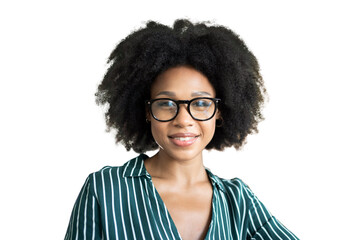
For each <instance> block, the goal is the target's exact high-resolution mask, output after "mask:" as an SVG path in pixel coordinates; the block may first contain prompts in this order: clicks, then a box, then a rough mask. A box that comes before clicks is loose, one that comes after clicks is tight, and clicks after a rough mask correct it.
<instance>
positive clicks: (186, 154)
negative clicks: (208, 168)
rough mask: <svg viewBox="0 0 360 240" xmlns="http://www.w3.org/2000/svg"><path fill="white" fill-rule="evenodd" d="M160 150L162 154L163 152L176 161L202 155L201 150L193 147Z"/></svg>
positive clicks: (188, 159)
mask: <svg viewBox="0 0 360 240" xmlns="http://www.w3.org/2000/svg"><path fill="white" fill-rule="evenodd" d="M160 151H162V154H165V155H167V156H169V157H171V158H173V159H175V160H178V161H190V160H193V159H195V158H198V157H199V156H201V155H202V150H200V151H195V150H194V149H176V150H174V149H171V150H164V149H163V148H162V149H161V150H160Z"/></svg>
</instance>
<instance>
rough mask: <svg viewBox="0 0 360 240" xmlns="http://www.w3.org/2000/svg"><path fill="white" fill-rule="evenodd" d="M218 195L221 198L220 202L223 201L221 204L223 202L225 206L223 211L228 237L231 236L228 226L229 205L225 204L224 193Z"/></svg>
mask: <svg viewBox="0 0 360 240" xmlns="http://www.w3.org/2000/svg"><path fill="white" fill-rule="evenodd" d="M220 195H221V198H222V200H223V202H224V205H225V208H224V210H225V216H226V219H225V221H226V223H227V235H228V236H231V226H230V216H229V205H228V203H227V201H226V199H225V196H224V193H222V192H221V193H220Z"/></svg>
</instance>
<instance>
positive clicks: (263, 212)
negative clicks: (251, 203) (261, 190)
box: [255, 197, 289, 239]
mask: <svg viewBox="0 0 360 240" xmlns="http://www.w3.org/2000/svg"><path fill="white" fill-rule="evenodd" d="M255 200H256V201H257V203H258V204H259V206H260V209H261V211H262V214H263V215H264V218H265V219H267V217H266V214H265V211H264V209H263V207H262V204H261V203H260V201H259V199H258V198H257V197H255ZM270 219H271V218H270ZM267 222H268V223H269V220H267ZM268 225H269V226H270V228H271V230H272V231H273V232H274V233H275V235H276V236H277V237H278V238H279V239H281V237H280V236H279V235H278V234H277V232H276V231H275V230H274V228H273V227H272V226H271V224H270V223H269V224H268ZM287 238H289V237H287Z"/></svg>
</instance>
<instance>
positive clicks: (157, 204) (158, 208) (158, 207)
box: [152, 184, 169, 239]
mask: <svg viewBox="0 0 360 240" xmlns="http://www.w3.org/2000/svg"><path fill="white" fill-rule="evenodd" d="M152 187H153V193H154V197H155V202H156V206H157V210H158V214H159V220H160V223H161V226H162V228H163V230H164V233H165V236H166V238H167V239H169V236H168V235H167V234H166V229H165V227H164V224H163V222H162V219H161V215H160V206H159V203H158V200H157V197H156V190H155V186H154V184H153V185H152Z"/></svg>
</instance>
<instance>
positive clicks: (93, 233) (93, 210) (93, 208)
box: [92, 196, 95, 240]
mask: <svg viewBox="0 0 360 240" xmlns="http://www.w3.org/2000/svg"><path fill="white" fill-rule="evenodd" d="M92 214H93V215H92V222H93V232H92V240H95V197H94V196H93V197H92Z"/></svg>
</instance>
